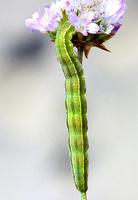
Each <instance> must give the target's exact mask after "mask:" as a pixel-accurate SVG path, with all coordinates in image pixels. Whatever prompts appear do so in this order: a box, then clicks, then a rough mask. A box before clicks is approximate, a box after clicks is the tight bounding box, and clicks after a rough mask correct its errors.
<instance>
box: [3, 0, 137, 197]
mask: <svg viewBox="0 0 138 200" xmlns="http://www.w3.org/2000/svg"><path fill="white" fill-rule="evenodd" d="M44 2H45V1H43V0H30V1H17V0H12V1H4V0H1V12H0V26H1V28H0V199H1V200H19V199H20V200H40V199H41V200H45V199H50V200H62V199H66V200H70V199H71V200H77V199H79V192H77V190H76V189H75V187H74V184H73V180H72V175H71V171H70V166H69V159H68V148H67V128H66V121H65V106H64V76H63V73H62V70H61V67H60V65H59V63H58V62H57V60H56V55H55V48H54V45H53V44H52V43H51V42H50V41H49V38H48V37H47V36H45V35H41V34H37V33H33V34H32V33H30V32H29V31H28V30H26V28H25V26H24V21H25V19H26V18H28V17H30V16H31V14H32V13H33V12H34V11H35V10H37V9H38V8H39V7H41V6H42V5H43V4H44ZM127 3H128V10H127V13H126V15H125V17H124V19H123V21H124V25H123V26H122V29H121V30H120V32H119V33H118V34H117V35H116V37H114V38H113V39H112V40H111V41H109V42H107V47H108V48H109V49H110V50H111V51H112V53H106V52H104V51H102V50H100V49H96V48H94V49H92V51H91V53H90V56H89V60H86V59H84V70H85V75H86V83H87V99H88V118H89V131H88V135H89V144H90V148H89V158H90V168H89V190H88V199H89V200H90V199H93V200H116V199H117V200H123V199H125V200H130V199H133V200H137V199H138V190H137V189H138V155H137V152H138V37H137V36H138V23H137V17H138V14H137V13H138V10H137V8H138V1H134V0H131V1H127Z"/></svg>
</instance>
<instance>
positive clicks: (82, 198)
mask: <svg viewBox="0 0 138 200" xmlns="http://www.w3.org/2000/svg"><path fill="white" fill-rule="evenodd" d="M81 200H87V196H86V192H85V193H81Z"/></svg>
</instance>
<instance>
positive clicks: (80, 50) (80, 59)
mask: <svg viewBox="0 0 138 200" xmlns="http://www.w3.org/2000/svg"><path fill="white" fill-rule="evenodd" d="M78 59H79V61H80V63H81V64H82V60H83V48H82V47H79V48H78Z"/></svg>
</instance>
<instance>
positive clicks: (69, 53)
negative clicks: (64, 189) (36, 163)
mask: <svg viewBox="0 0 138 200" xmlns="http://www.w3.org/2000/svg"><path fill="white" fill-rule="evenodd" d="M75 32H76V31H75V28H74V27H73V26H72V25H71V24H70V22H69V21H68V20H66V21H64V22H63V23H62V24H61V26H60V27H59V29H58V30H57V34H56V41H55V44H56V53H57V57H58V60H59V61H60V64H61V66H62V70H63V72H64V76H65V90H66V98H65V105H66V116H67V117H66V121H67V127H68V133H69V134H68V143H69V156H70V160H71V167H72V173H73V178H74V182H75V185H76V187H77V189H78V190H79V191H80V193H81V199H82V200H86V191H87V189H88V183H87V182H88V152H87V151H88V138H87V129H88V127H87V116H86V113H87V102H86V96H85V93H86V87H85V79H84V72H83V69H82V64H81V62H80V60H79V58H78V56H77V54H76V52H75V50H74V47H73V43H72V42H71V39H72V37H73V35H74V33H75Z"/></svg>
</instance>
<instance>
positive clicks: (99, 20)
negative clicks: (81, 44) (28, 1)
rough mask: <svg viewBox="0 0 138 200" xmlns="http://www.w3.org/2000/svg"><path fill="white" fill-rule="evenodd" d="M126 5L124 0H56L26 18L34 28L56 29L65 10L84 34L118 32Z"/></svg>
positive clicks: (70, 19)
mask: <svg viewBox="0 0 138 200" xmlns="http://www.w3.org/2000/svg"><path fill="white" fill-rule="evenodd" d="M126 7H127V6H126V3H125V0H57V1H56V2H55V3H51V5H50V6H48V7H45V8H44V12H43V13H42V14H40V13H38V12H35V13H34V15H33V16H32V18H31V19H28V20H26V26H27V27H28V28H30V29H31V30H32V31H35V30H37V31H40V32H42V33H46V32H48V31H50V32H53V31H56V29H57V28H58V26H59V22H60V21H61V19H63V18H64V16H65V15H63V13H66V15H67V17H68V19H69V21H70V23H71V24H72V25H73V26H74V27H75V28H76V30H77V31H78V32H80V33H82V34H83V35H84V36H87V35H88V33H91V34H97V33H98V34H99V33H106V34H110V33H113V32H114V33H116V32H117V31H118V30H119V28H120V26H121V25H120V19H121V18H122V16H123V14H124V13H125V10H126Z"/></svg>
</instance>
